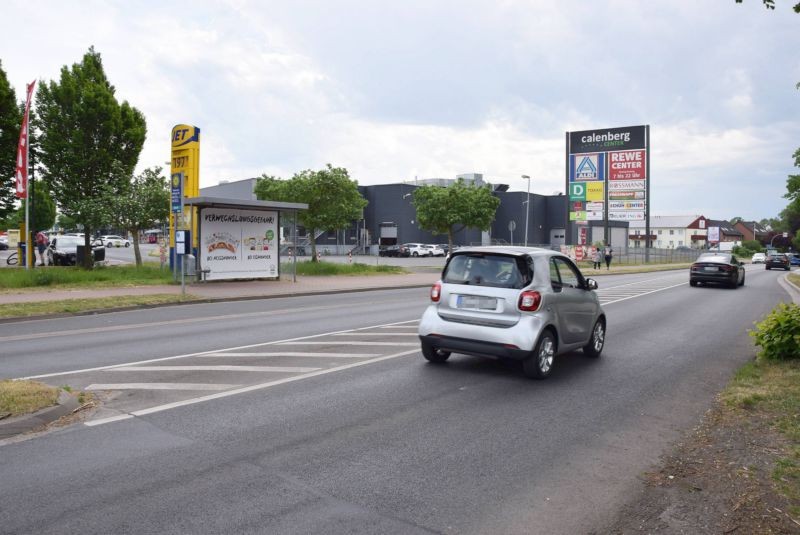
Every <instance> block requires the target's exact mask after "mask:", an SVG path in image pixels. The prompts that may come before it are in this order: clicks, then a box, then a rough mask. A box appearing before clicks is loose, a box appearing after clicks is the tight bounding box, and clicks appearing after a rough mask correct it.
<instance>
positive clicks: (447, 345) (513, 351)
mask: <svg viewBox="0 0 800 535" xmlns="http://www.w3.org/2000/svg"><path fill="white" fill-rule="evenodd" d="M419 339H420V341H421V342H422V343H423V344H429V345H431V346H433V347H435V348H436V349H443V350H445V351H451V352H453V353H463V354H465V355H475V356H478V357H489V358H504V359H512V360H525V359H526V358H528V357H529V356H530V354H531V353H530V351H526V350H524V349H520V348H516V347H511V346H510V345H509V344H498V343H496V342H483V341H480V340H467V339H464V338H454V337H452V336H442V335H438V334H433V335H428V336H420V337H419Z"/></svg>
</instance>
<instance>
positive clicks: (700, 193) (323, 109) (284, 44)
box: [0, 0, 800, 219]
mask: <svg viewBox="0 0 800 535" xmlns="http://www.w3.org/2000/svg"><path fill="white" fill-rule="evenodd" d="M776 3H777V4H778V6H777V8H776V9H775V10H774V11H768V10H766V9H765V8H764V7H763V5H762V2H761V0H745V2H744V4H736V3H735V2H734V0H704V1H702V2H698V1H697V0H662V1H658V0H648V1H636V0H630V1H628V0H619V1H601V0H596V1H594V0H593V1H577V0H575V1H572V0H541V1H535V0H528V1H514V0H495V1H485V2H477V1H469V0H466V1H465V0H458V1H448V2H438V1H435V0H424V1H417V0H410V1H405V2H383V1H379V0H352V1H337V0H319V1H304V0H293V1H283V2H266V1H256V0H254V1H248V0H228V1H215V2H212V1H192V2H178V1H163V0H159V1H135V0H134V1H114V2H112V1H107V0H106V1H97V2H95V1H80V0H73V1H66V2H65V1H63V0H59V1H52V2H50V1H47V2H45V1H38V0H20V1H17V0H4V1H3V3H2V11H3V16H2V17H1V18H0V59H1V60H2V64H3V68H4V69H5V70H6V72H7V74H8V78H9V80H10V81H11V83H12V84H13V85H14V88H15V89H16V91H17V95H18V98H22V95H23V93H24V88H25V83H26V82H30V81H31V80H34V79H37V80H51V79H57V78H58V76H59V70H60V68H61V67H62V66H63V65H71V64H73V63H75V62H78V61H80V59H81V57H82V56H83V54H84V53H85V52H86V51H87V50H88V48H89V46H91V45H94V46H95V49H96V50H97V51H98V52H100V53H101V55H102V58H103V63H104V66H105V70H106V74H107V75H108V77H109V79H110V81H111V83H112V84H113V85H114V86H115V87H116V90H117V93H116V94H117V98H118V99H120V100H127V101H128V102H130V103H131V105H133V106H135V107H136V108H138V109H140V110H141V111H142V112H143V113H144V115H145V117H146V119H147V128H148V135H147V141H146V143H145V147H144V150H143V152H142V155H141V158H140V163H139V169H142V168H144V167H150V166H154V165H164V164H165V162H167V161H168V160H169V154H170V145H169V133H170V130H171V128H172V126H173V125H175V124H178V123H188V124H194V125H196V126H198V127H200V129H201V149H200V150H201V172H200V182H201V187H204V186H210V185H214V184H216V183H217V182H218V181H219V180H239V179H243V178H248V177H253V176H259V175H261V174H262V173H267V174H275V175H278V176H283V177H290V176H291V175H292V174H293V173H295V172H297V171H300V170H303V169H308V168H312V169H318V168H320V167H322V166H324V165H325V164H326V163H331V164H333V165H335V166H343V167H346V168H347V169H348V170H349V171H350V174H351V176H352V177H353V178H354V179H356V180H357V181H358V183H359V184H383V183H391V182H397V181H408V180H413V179H414V178H415V177H419V178H430V177H445V178H452V177H454V176H455V175H456V174H460V173H470V172H476V173H483V174H484V176H485V178H486V179H487V180H489V181H491V182H499V183H506V184H509V185H510V186H511V189H517V190H524V189H525V188H526V181H524V180H523V179H521V178H520V175H522V174H528V175H531V176H532V177H533V178H532V183H531V188H532V191H533V192H534V193H540V194H552V193H554V192H559V191H561V192H563V191H564V175H565V163H564V160H565V157H564V153H565V139H564V133H565V132H566V131H574V130H590V129H600V128H607V127H616V126H629V125H641V124H649V125H650V127H651V145H652V152H651V167H652V169H651V177H652V182H651V197H652V202H651V208H652V213H653V214H655V215H682V214H702V215H705V216H706V217H710V218H714V219H729V218H731V217H733V216H742V217H744V218H746V219H761V218H764V217H775V216H777V214H778V213H779V212H780V211H781V210H782V209H783V208H784V207H785V206H786V204H787V201H786V200H785V199H783V198H782V195H783V194H784V193H785V192H786V178H787V175H788V174H789V173H797V172H798V170H797V169H796V168H794V167H793V165H792V164H793V160H792V153H793V152H794V151H795V150H796V149H797V148H798V147H800V114H798V111H799V110H800V91H798V90H797V89H796V87H795V86H796V84H797V83H798V82H800V53H798V51H800V15H798V14H795V13H794V12H793V11H792V10H791V5H793V4H794V3H795V2H794V0H792V1H791V2H788V1H786V0H776ZM26 39H28V41H27V44H25V40H26Z"/></svg>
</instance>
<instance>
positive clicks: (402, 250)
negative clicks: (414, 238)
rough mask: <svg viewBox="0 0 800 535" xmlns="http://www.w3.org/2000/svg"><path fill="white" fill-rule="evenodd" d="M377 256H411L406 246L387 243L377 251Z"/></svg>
mask: <svg viewBox="0 0 800 535" xmlns="http://www.w3.org/2000/svg"><path fill="white" fill-rule="evenodd" d="M378 256H392V257H400V258H408V257H409V256H411V251H409V250H408V247H405V246H403V245H389V246H387V247H385V248H383V249H381V250H380V251H378Z"/></svg>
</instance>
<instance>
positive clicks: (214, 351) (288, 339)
mask: <svg viewBox="0 0 800 535" xmlns="http://www.w3.org/2000/svg"><path fill="white" fill-rule="evenodd" d="M417 322H419V320H418V319H414V320H407V321H397V322H394V323H386V324H382V325H372V326H369V327H361V328H359V329H355V330H361V329H376V328H380V327H383V326H384V325H403V324H409V323H417ZM337 332H345V331H333V332H327V333H321V334H312V335H309V336H299V337H297V338H287V339H286V340H275V341H274V342H260V343H258V344H248V345H244V346H236V347H228V348H224V349H214V350H211V351H198V352H197V353H185V354H183V355H174V356H171V357H160V358H155V359H146V360H139V361H135V362H125V363H123V364H112V365H109V366H96V367H93V368H81V369H79V370H69V371H64V372H54V373H43V374H40V375H29V376H27V377H17V379H45V378H48V377H60V376H62V375H75V374H78V373H86V372H95V371H100V370H110V369H112V368H124V367H125V366H136V365H139V364H150V363H153V362H165V361H168V360H175V359H185V358H189V357H201V356H205V355H208V354H211V353H220V352H225V351H237V350H241V349H250V348H253V347H265V346H270V345H275V344H284V343H291V342H294V341H299V340H310V339H312V338H321V337H323V336H329V335H331V334H336V333H337ZM0 341H2V339H0ZM325 343H326V344H328V345H330V344H331V342H325ZM337 345H344V344H342V343H341V342H340V343H338V344H337ZM371 345H374V344H371ZM387 345H392V346H402V345H408V344H402V343H397V344H393V343H388V344H387ZM414 345H416V344H414Z"/></svg>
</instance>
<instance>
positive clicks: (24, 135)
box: [14, 80, 36, 199]
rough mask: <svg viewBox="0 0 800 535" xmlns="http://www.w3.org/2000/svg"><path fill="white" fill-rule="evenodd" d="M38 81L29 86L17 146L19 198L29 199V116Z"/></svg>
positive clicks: (16, 174) (16, 175) (15, 170)
mask: <svg viewBox="0 0 800 535" xmlns="http://www.w3.org/2000/svg"><path fill="white" fill-rule="evenodd" d="M35 85H36V80H34V81H33V82H31V83H30V84H28V87H27V93H28V94H27V98H26V99H25V115H23V116H22V129H21V130H20V131H19V145H17V165H16V166H15V168H14V180H15V181H16V189H17V198H18V199H27V198H28V115H29V114H30V111H31V98H32V97H33V87H34V86H35Z"/></svg>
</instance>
